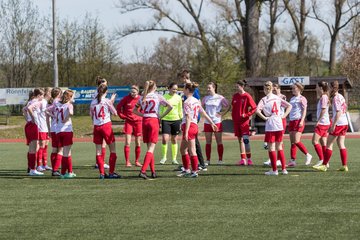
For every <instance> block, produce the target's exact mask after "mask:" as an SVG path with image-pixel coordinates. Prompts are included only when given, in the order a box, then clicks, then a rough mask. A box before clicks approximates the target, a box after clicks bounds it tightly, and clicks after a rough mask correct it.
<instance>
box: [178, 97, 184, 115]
mask: <svg viewBox="0 0 360 240" xmlns="http://www.w3.org/2000/svg"><path fill="white" fill-rule="evenodd" d="M182 102H183V101H182V99H181V98H180V99H179V101H178V114H179V119H182V118H183V112H182V108H183V107H182V105H183V104H182Z"/></svg>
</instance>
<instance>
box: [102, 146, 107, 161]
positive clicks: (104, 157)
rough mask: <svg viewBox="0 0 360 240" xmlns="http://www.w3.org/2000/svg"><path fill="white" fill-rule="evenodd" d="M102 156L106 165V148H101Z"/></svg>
mask: <svg viewBox="0 0 360 240" xmlns="http://www.w3.org/2000/svg"><path fill="white" fill-rule="evenodd" d="M101 155H102V156H103V159H104V163H105V159H106V148H101Z"/></svg>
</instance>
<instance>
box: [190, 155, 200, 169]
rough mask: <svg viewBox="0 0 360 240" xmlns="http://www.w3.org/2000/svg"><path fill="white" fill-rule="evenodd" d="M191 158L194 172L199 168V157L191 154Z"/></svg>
mask: <svg viewBox="0 0 360 240" xmlns="http://www.w3.org/2000/svg"><path fill="white" fill-rule="evenodd" d="M190 160H191V168H192V170H193V172H197V170H198V162H199V159H198V157H197V156H190Z"/></svg>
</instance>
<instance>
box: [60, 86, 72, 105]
mask: <svg viewBox="0 0 360 240" xmlns="http://www.w3.org/2000/svg"><path fill="white" fill-rule="evenodd" d="M73 96H74V91H73V90H70V89H67V90H65V92H64V93H63V95H62V97H61V101H60V102H61V103H62V104H65V103H68V102H70V100H71V98H72V97H73Z"/></svg>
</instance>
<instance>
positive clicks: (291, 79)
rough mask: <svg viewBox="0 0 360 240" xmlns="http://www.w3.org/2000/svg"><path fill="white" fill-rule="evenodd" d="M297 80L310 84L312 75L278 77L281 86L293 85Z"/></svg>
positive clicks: (303, 83)
mask: <svg viewBox="0 0 360 240" xmlns="http://www.w3.org/2000/svg"><path fill="white" fill-rule="evenodd" d="M297 82H299V83H301V84H302V85H310V77H278V83H279V85H281V86H291V85H293V84H294V83H297Z"/></svg>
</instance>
